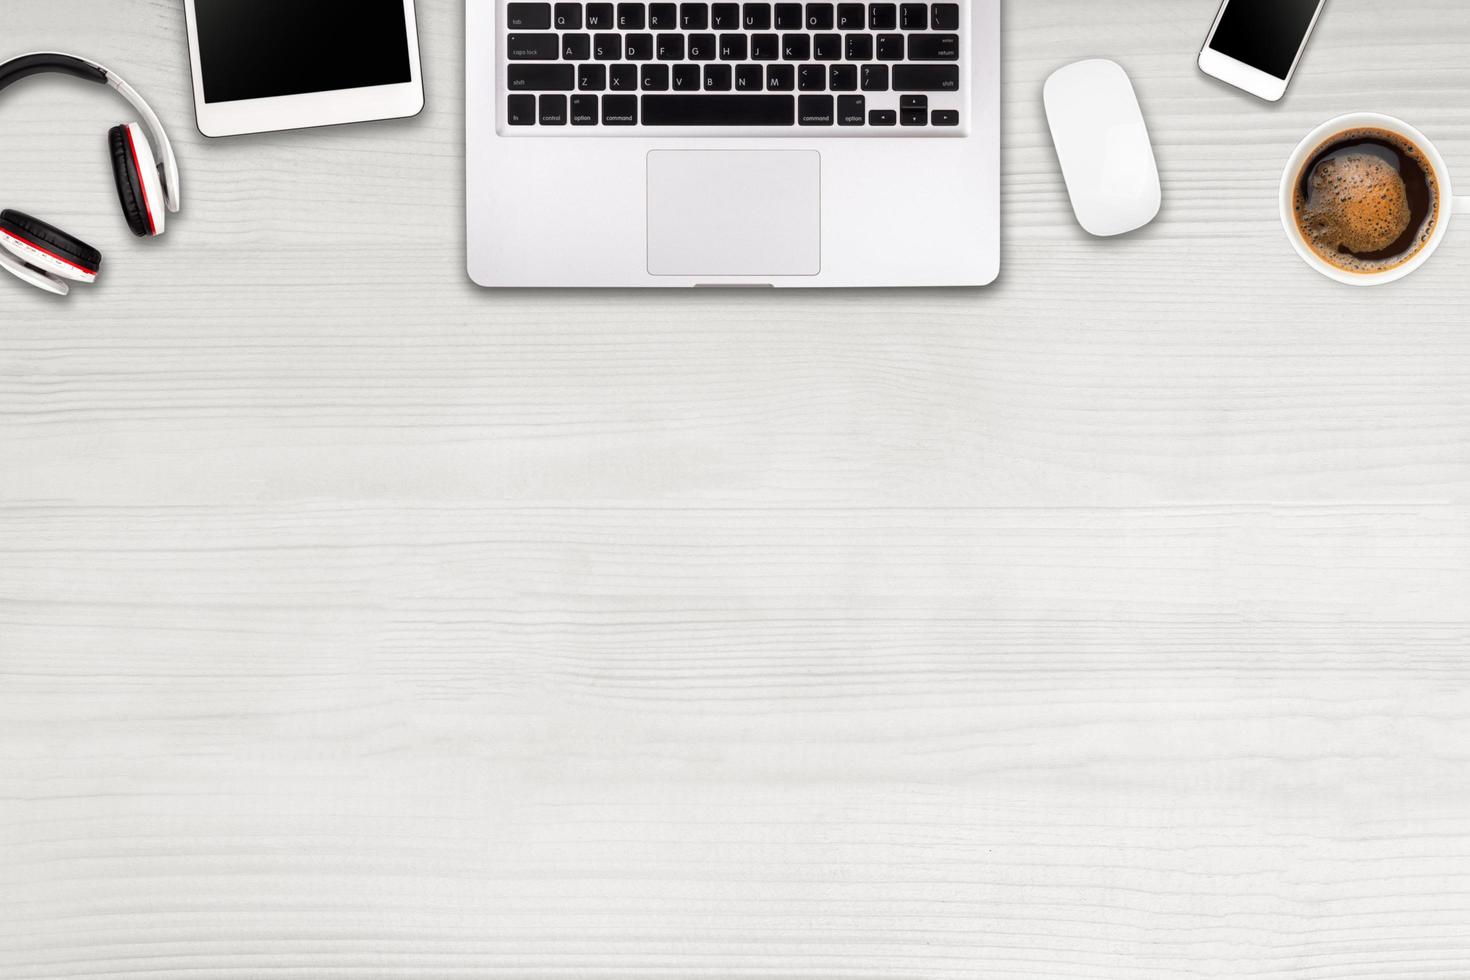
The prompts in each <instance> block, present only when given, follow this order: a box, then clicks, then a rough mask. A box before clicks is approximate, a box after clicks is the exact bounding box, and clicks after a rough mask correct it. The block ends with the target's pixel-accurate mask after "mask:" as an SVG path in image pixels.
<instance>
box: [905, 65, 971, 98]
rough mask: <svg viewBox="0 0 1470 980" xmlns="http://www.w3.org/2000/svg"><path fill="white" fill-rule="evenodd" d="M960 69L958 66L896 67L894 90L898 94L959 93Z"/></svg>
mask: <svg viewBox="0 0 1470 980" xmlns="http://www.w3.org/2000/svg"><path fill="white" fill-rule="evenodd" d="M959 88H960V69H959V67H958V66H957V65H894V66H893V89H894V91H896V92H957V91H959Z"/></svg>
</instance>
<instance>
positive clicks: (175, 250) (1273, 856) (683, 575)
mask: <svg viewBox="0 0 1470 980" xmlns="http://www.w3.org/2000/svg"><path fill="white" fill-rule="evenodd" d="M1213 11H1214V0H1112V2H1107V3H1099V2H1096V0H1044V2H1043V0H1034V2H1028V3H1021V2H1014V3H1010V4H1008V10H1007V17H1008V23H1007V27H1006V44H1005V47H1006V58H1007V64H1006V68H1005V73H1006V79H1007V81H1006V90H1005V107H1006V133H1005V159H1006V168H1005V222H1006V245H1005V255H1006V265H1005V269H1004V272H1003V279H1002V282H1001V283H1000V284H999V285H997V286H996V287H995V288H993V289H990V290H986V291H973V292H972V291H939V292H924V293H904V292H880V293H876V294H859V293H834V294H815V293H813V294H801V293H780V294H774V295H773V294H757V295H752V294H749V293H739V294H734V295H727V294H721V293H708V292H700V293H688V294H676V295H668V294H659V295H652V294H643V293H626V294H614V293H601V292H599V293H584V294H570V293H554V292H532V293H503V294H494V293H485V292H479V291H476V290H474V289H473V288H472V287H471V286H470V285H469V283H468V281H467V280H466V278H465V275H464V272H463V264H464V254H463V252H464V245H463V232H462V221H463V206H462V201H461V199H462V194H463V181H464V167H463V161H462V144H463V140H462V132H461V127H462V108H463V97H462V92H461V80H462V72H463V54H462V51H461V33H462V32H461V21H462V17H463V9H462V4H461V3H459V2H454V0H420V17H421V21H422V29H423V42H424V50H425V55H426V60H427V64H428V70H429V104H430V108H429V110H428V111H427V113H426V114H425V115H424V116H422V117H421V118H419V119H417V120H413V121H409V122H405V123H401V124H387V125H375V126H367V127H356V128H347V129H339V130H334V131H327V132H308V133H299V134H292V135H276V136H265V137H260V138H253V139H244V140H239V141H232V142H220V143H210V142H206V141H205V140H203V139H202V138H201V137H200V136H199V135H198V134H197V132H195V130H194V129H193V126H192V107H191V105H190V99H189V82H188V70H187V67H186V52H185V47H184V42H183V39H182V36H183V14H182V11H181V6H180V4H179V3H177V2H176V0H119V2H116V3H110V4H109V3H99V2H97V0H4V2H3V5H0V49H3V51H0V53H3V54H4V55H5V56H9V55H11V54H14V53H19V52H21V51H25V50H28V49H34V48H51V47H61V48H63V49H67V50H75V51H77V52H79V53H82V54H85V55H88V56H91V57H94V58H97V59H99V60H102V61H105V62H106V63H108V64H110V65H113V66H114V67H116V68H117V69H118V70H120V71H122V72H123V73H124V74H125V75H126V77H128V78H129V79H130V80H132V81H133V83H134V84H135V85H137V86H138V87H139V88H140V89H141V90H142V91H143V92H144V93H145V94H146V95H147V96H148V97H149V98H150V99H151V100H153V101H154V103H155V104H156V105H157V106H158V108H159V110H160V112H161V113H162V114H163V116H164V117H165V119H166V121H167V122H168V123H169V124H170V126H171V129H172V133H173V135H174V137H175V139H176V140H177V141H178V143H179V152H180V157H181V161H182V164H183V167H184V172H185V187H184V190H185V197H186V205H185V211H184V213H183V214H182V215H181V216H180V220H178V221H177V223H176V224H174V225H173V226H172V227H171V229H170V231H169V233H168V235H167V236H166V238H165V239H163V240H161V241H159V242H156V243H151V244H149V243H136V242H134V241H133V240H132V239H130V238H129V237H128V235H127V233H126V231H125V229H124V227H123V224H122V222H121V220H120V218H119V217H118V214H117V209H116V202H115V199H114V194H113V191H112V189H111V185H110V180H109V177H108V173H107V165H106V157H105V150H104V139H103V137H104V134H105V132H106V128H107V126H108V125H109V124H112V123H115V122H118V121H120V119H121V118H122V116H123V113H124V112H125V109H124V107H122V105H121V103H118V102H114V101H111V100H109V99H107V98H106V97H104V95H103V94H102V93H100V92H96V91H94V90H92V89H91V88H89V87H86V86H83V85H81V84H79V83H76V82H72V81H70V80H66V79H57V80H32V81H30V82H27V83H25V84H24V85H23V86H21V87H18V88H17V89H15V90H13V91H12V92H8V93H6V95H5V96H4V98H3V99H0V126H3V127H4V133H5V134H6V138H5V139H3V140H0V174H3V178H4V182H3V193H0V198H3V200H0V204H3V205H4V206H11V207H19V208H22V209H24V210H29V211H32V212H34V213H36V214H38V215H39V216H41V217H44V218H47V219H49V220H52V221H54V222H56V223H58V224H61V225H62V226H63V227H66V228H68V229H70V230H72V231H74V232H76V233H78V234H80V235H82V237H84V238H88V239H90V240H92V241H93V242H94V243H95V244H96V245H98V246H99V247H101V248H102V249H103V250H104V251H105V252H106V253H107V266H106V275H105V277H104V282H103V283H101V284H100V285H99V286H98V287H97V288H95V289H91V290H86V291H82V292H80V293H79V294H78V295H75V296H74V297H73V299H72V300H71V301H69V302H54V301H51V300H49V299H47V298H46V297H43V296H41V295H40V294H39V293H33V292H29V291H25V290H23V289H22V288H21V287H20V286H19V285H18V284H14V283H11V282H10V281H9V280H7V281H5V282H3V283H0V977H4V978H6V980H20V978H24V980H38V978H63V977H64V978H81V977H89V978H90V977H111V978H123V977H126V978H148V980H164V978H166V980H199V978H209V980H244V978H250V980H256V978H268V980H302V978H310V980H326V978H352V980H377V978H395V980H399V978H402V980H408V978H414V980H418V978H428V980H450V978H482V977H494V978H537V980H572V978H577V980H586V978H597V980H604V978H609V980H610V978H636V980H646V978H683V977H690V978H712V977H719V978H732V980H733V978H801V980H815V978H829V977H830V978H835V977H842V978H849V980H853V978H860V980H887V978H914V980H919V978H924V980H929V978H941V977H943V978H966V980H970V978H1013V977H1016V978H1020V977H1025V978H1076V980H1084V978H1086V980H1097V978H1118V980H1136V978H1148V977H1156V978H1160V980H1173V978H1180V977H1252V978H1257V980H1260V978H1292V980H1308V978H1312V980H1337V978H1358V980H1362V978H1372V980H1383V978H1393V980H1439V978H1463V977H1466V976H1470V662H1467V652H1470V324H1467V320H1470V312H1467V301H1470V279H1467V268H1470V227H1467V228H1465V229H1460V231H1458V232H1452V235H1453V237H1454V239H1455V240H1454V241H1452V242H1450V243H1449V244H1448V245H1447V247H1446V250H1445V251H1444V252H1443V253H1442V254H1441V255H1440V256H1437V257H1436V259H1435V260H1434V262H1432V263H1431V264H1430V265H1429V266H1428V267H1426V268H1425V269H1424V270H1423V271H1422V272H1420V273H1419V274H1417V275H1416V276H1415V277H1413V278H1412V279H1411V280H1409V281H1407V282H1405V283H1403V284H1401V285H1399V286H1395V287H1390V288H1387V289H1383V290H1380V291H1371V292H1363V291H1352V290H1349V289H1346V288H1342V287H1337V286H1334V285H1332V284H1331V283H1329V282H1327V281H1326V280H1323V279H1319V278H1318V277H1316V276H1314V275H1313V274H1312V273H1311V272H1309V271H1308V270H1307V269H1306V267H1305V266H1304V265H1302V264H1301V263H1300V262H1299V261H1298V260H1297V259H1296V258H1295V257H1294V255H1293V254H1292V253H1291V251H1290V249H1289V247H1288V245H1287V243H1286V241H1285V239H1284V238H1283V236H1282V234H1281V230H1280V227H1279V225H1278V222H1277V217H1276V208H1275V188H1276V184H1277V180H1278V178H1279V175H1280V168H1281V165H1282V163H1283V161H1284V160H1285V157H1286V155H1287V153H1288V152H1289V151H1290V150H1291V148H1292V147H1293V146H1294V145H1295V143H1296V141H1297V140H1298V139H1299V138H1300V137H1301V136H1302V135H1303V134H1304V133H1305V132H1306V130H1307V129H1308V128H1310V127H1311V126H1312V125H1314V124H1315V123H1317V122H1320V121H1321V120H1323V119H1325V118H1327V117H1328V116H1331V115H1334V114H1336V113H1337V112H1339V111H1346V110H1350V109H1364V108H1368V109H1379V110H1385V111H1389V112H1393V113H1396V114H1399V115H1402V116H1404V117H1406V118H1408V119H1410V120H1411V121H1412V122H1414V123H1415V124H1416V125H1418V126H1419V127H1420V128H1422V129H1423V130H1425V131H1426V132H1427V133H1428V134H1430V135H1431V136H1432V137H1433V138H1434V139H1436V140H1437V141H1438V143H1439V145H1440V147H1441V149H1442V150H1443V151H1444V153H1445V155H1446V156H1447V157H1448V158H1449V159H1450V161H1451V164H1452V166H1457V167H1459V168H1461V169H1460V170H1459V173H1460V174H1462V175H1463V176H1462V180H1464V181H1467V182H1470V59H1467V56H1466V50H1467V45H1470V6H1467V5H1466V4H1464V3H1462V2H1460V0H1405V2H1403V3H1396V4H1385V3H1366V2H1360V3H1347V2H1342V0H1333V3H1332V5H1331V7H1330V9H1329V11H1328V13H1327V15H1326V16H1325V18H1324V21H1323V23H1322V25H1321V28H1320V31H1319V33H1318V35H1317V38H1316V40H1315V41H1314V43H1313V46H1312V48H1311V51H1310V53H1309V55H1308V58H1307V60H1306V63H1305V65H1304V68H1303V70H1302V73H1301V75H1300V76H1299V78H1298V80H1297V83H1296V85H1295V87H1294V89H1293V91H1292V93H1291V95H1290V96H1289V99H1288V101H1287V102H1286V104H1285V105H1283V106H1281V107H1279V108H1270V107H1267V106H1265V105H1263V104H1259V103H1256V102H1254V101H1252V100H1250V99H1248V98H1247V97H1245V96H1240V95H1236V94H1235V93H1233V92H1232V91H1230V90H1228V89H1225V88H1222V87H1220V86H1217V85H1215V84H1214V83H1212V82H1210V81H1208V80H1207V79H1205V78H1203V77H1201V76H1200V75H1198V73H1197V72H1196V71H1195V68H1194V65H1193V59H1194V55H1195V52H1196V50H1197V48H1198V44H1199V42H1200V40H1201V37H1202V35H1203V32H1204V30H1205V28H1206V27H1207V26H1208V23H1209V20H1210V16H1211V14H1212V13H1213ZM1090 55H1107V56H1112V57H1115V58H1117V59H1119V60H1120V61H1122V62H1123V63H1124V65H1125V66H1126V67H1127V68H1128V69H1129V70H1130V71H1131V72H1132V73H1133V75H1134V78H1135V80H1136V82H1137V85H1138V88H1139V92H1140V96H1141V98H1142V101H1143V103H1144V107H1145V110H1146V112H1147V114H1148V116H1149V118H1150V121H1151V124H1152V127H1153V132H1154V135H1155V138H1156V140H1157V143H1158V148H1159V157H1160V162H1161V165H1162V167H1163V169H1164V174H1165V187H1166V189H1165V195H1166V204H1165V210H1164V213H1163V215H1162V216H1161V218H1160V220H1159V221H1158V223H1157V224H1156V225H1154V226H1153V227H1152V228H1150V229H1148V230H1147V231H1145V232H1143V233H1141V234H1138V235H1136V236H1133V237H1131V238H1129V239H1126V240H1121V241H1115V242H1110V243H1098V242H1094V241H1092V240H1089V239H1088V238H1087V237H1086V236H1085V235H1084V234H1083V233H1082V232H1081V231H1080V230H1078V229H1077V228H1076V227H1075V225H1074V224H1073V222H1072V220H1071V218H1070V214H1069V211H1068V209H1067V205H1066V201H1065V195H1064V190H1063V187H1062V184H1061V181H1060V178H1059V176H1058V173H1057V169H1056V166H1055V162H1054V159H1053V156H1052V151H1051V147H1050V142H1049V139H1048V137H1047V135H1046V130H1045V126H1044V124H1043V120H1042V116H1041V107H1040V86H1041V81H1042V79H1043V78H1044V77H1045V75H1046V74H1047V73H1048V72H1049V71H1051V70H1052V69H1053V68H1055V67H1057V66H1059V65H1061V64H1063V63H1065V62H1067V61H1069V60H1073V59H1076V58H1080V57H1083V56H1090ZM1467 225H1470V222H1467Z"/></svg>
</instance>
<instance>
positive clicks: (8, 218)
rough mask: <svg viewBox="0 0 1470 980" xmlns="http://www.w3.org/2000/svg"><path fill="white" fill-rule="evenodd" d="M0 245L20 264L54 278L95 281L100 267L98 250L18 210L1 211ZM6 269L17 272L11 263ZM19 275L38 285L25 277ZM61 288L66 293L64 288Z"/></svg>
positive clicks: (100, 257) (100, 255)
mask: <svg viewBox="0 0 1470 980" xmlns="http://www.w3.org/2000/svg"><path fill="white" fill-rule="evenodd" d="M0 248H3V249H4V250H5V251H6V252H7V253H9V256H11V257H14V258H15V259H18V260H20V263H21V264H22V265H25V266H27V267H29V268H31V269H34V270H36V271H38V272H40V273H42V274H43V275H45V276H47V277H48V278H50V279H55V280H66V279H70V280H71V281H73V282H95V281H96V279H97V273H98V271H99V270H100V269H101V268H102V253H101V252H99V251H97V250H96V249H95V248H93V247H92V246H90V245H88V244H87V243H86V242H84V241H82V240H81V239H80V238H73V237H72V236H71V235H68V234H67V233H66V232H64V231H62V230H61V229H60V228H58V227H56V226H55V225H48V224H47V223H46V222H44V221H42V220H40V219H39V218H33V217H31V216H30V215H28V214H24V213H22V212H20V211H0ZM7 269H8V271H10V272H16V270H15V269H14V268H13V267H10V266H7ZM16 274H17V275H19V274H20V273H18V272H17V273H16ZM21 278H24V279H26V280H27V281H28V282H31V283H32V285H40V283H36V282H34V280H32V279H30V278H28V277H25V276H22V277H21ZM41 288H43V289H45V288H47V287H45V286H42V287H41ZM53 291H55V290H53ZM61 292H62V293H63V294H65V290H64V289H63V290H61Z"/></svg>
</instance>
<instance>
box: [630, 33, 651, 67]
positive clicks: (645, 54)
mask: <svg viewBox="0 0 1470 980" xmlns="http://www.w3.org/2000/svg"><path fill="white" fill-rule="evenodd" d="M623 56H624V57H625V58H627V59H628V60H629V61H652V60H653V35H652V34H629V35H627V36H626V37H624V38H623Z"/></svg>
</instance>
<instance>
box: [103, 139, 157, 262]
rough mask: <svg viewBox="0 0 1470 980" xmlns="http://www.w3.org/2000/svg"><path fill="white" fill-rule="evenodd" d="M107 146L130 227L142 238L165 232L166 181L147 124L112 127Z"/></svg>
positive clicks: (123, 209) (120, 201)
mask: <svg viewBox="0 0 1470 980" xmlns="http://www.w3.org/2000/svg"><path fill="white" fill-rule="evenodd" d="M107 148H108V152H109V154H110V156H111V157H112V179H113V181H114V182H115V183H116V184H117V202H118V204H120V205H121V206H122V212H123V218H124V220H126V221H127V223H128V229H129V230H130V231H131V232H132V233H133V234H134V235H137V236H138V237H139V238H147V237H149V236H156V235H161V234H163V226H164V215H165V213H166V209H165V208H164V196H163V182H162V181H161V180H160V179H159V177H158V164H157V162H155V161H154V159H153V148H152V147H151V146H149V145H148V140H147V138H146V137H145V136H144V134H143V127H141V126H139V125H138V124H137V123H128V124H127V125H124V126H114V127H112V129H110V130H108V131H107Z"/></svg>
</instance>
